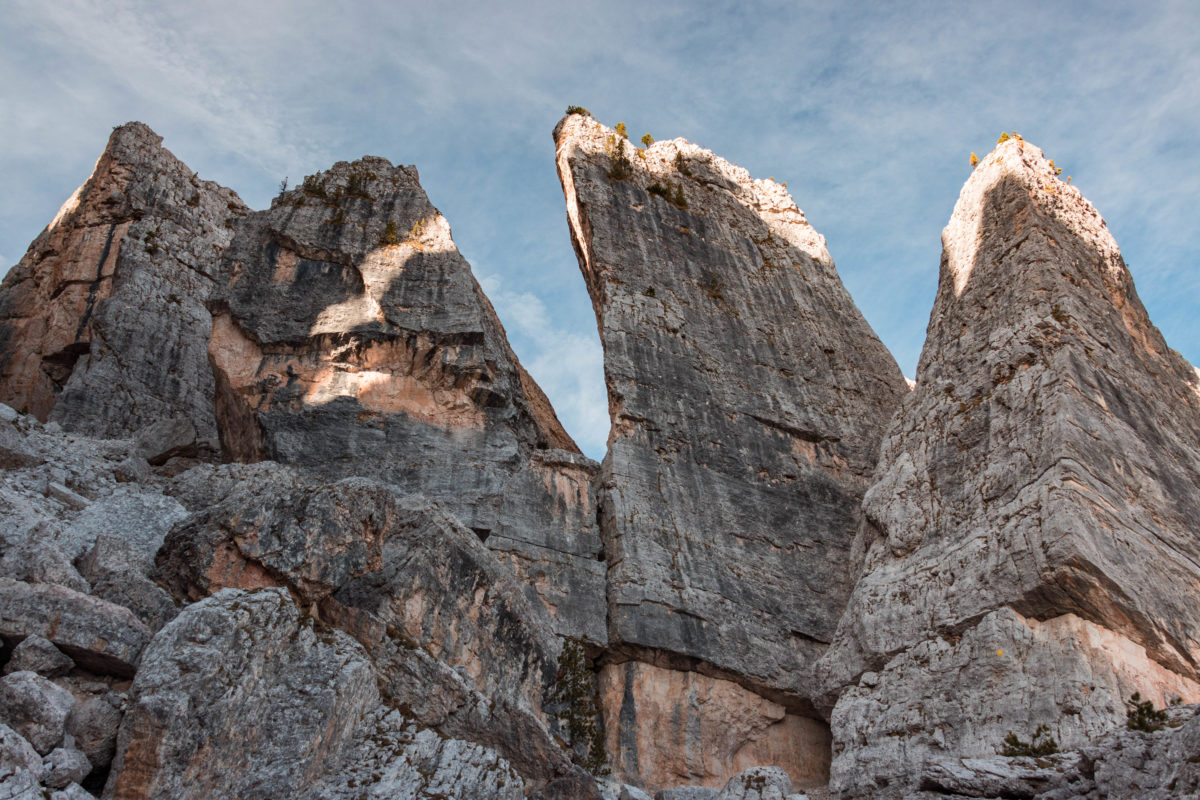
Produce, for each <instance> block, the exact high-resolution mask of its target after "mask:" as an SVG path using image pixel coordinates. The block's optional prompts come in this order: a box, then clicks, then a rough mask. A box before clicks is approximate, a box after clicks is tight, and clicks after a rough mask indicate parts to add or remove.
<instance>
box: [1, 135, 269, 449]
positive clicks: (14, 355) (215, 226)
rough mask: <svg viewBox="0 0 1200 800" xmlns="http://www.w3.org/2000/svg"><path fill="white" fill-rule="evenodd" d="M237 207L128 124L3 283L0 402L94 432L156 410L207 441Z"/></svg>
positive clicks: (212, 442) (127, 428) (130, 424)
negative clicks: (222, 291) (214, 295)
mask: <svg viewBox="0 0 1200 800" xmlns="http://www.w3.org/2000/svg"><path fill="white" fill-rule="evenodd" d="M245 213H246V208H245V206H244V205H243V204H242V202H241V200H239V199H238V196H237V195H236V194H235V193H234V192H233V191H232V190H230V189H226V188H224V187H221V186H218V185H217V184H215V183H211V182H209V181H202V180H199V179H198V178H197V177H196V175H195V173H193V172H192V171H191V170H190V169H188V168H187V166H185V165H184V164H183V163H181V162H180V161H179V160H178V159H176V158H175V157H174V156H173V155H171V153H170V152H168V151H167V150H165V149H163V147H162V139H161V137H159V136H157V135H155V133H154V132H153V131H151V130H150V129H149V128H148V127H146V126H145V125H143V124H141V123H137V122H133V123H129V124H127V125H123V126H121V127H119V128H117V129H116V130H114V131H113V134H112V137H111V138H110V139H109V142H108V146H107V147H106V148H105V150H104V153H103V154H102V155H101V156H100V160H99V161H97V162H96V167H95V170H94V171H93V172H92V175H91V177H90V178H88V180H87V181H86V182H85V183H84V184H83V186H81V187H80V188H79V189H78V190H77V191H76V192H75V194H74V195H73V196H72V197H71V199H70V200H68V201H67V202H66V204H64V205H63V207H62V210H61V211H59V213H58V216H57V217H55V219H54V221H53V222H51V223H50V225H49V226H47V228H46V230H45V231H43V232H42V234H41V235H40V236H38V238H37V239H35V240H34V242H33V244H32V245H30V247H29V252H27V253H26V254H25V257H24V258H23V259H21V262H20V263H19V264H17V266H15V267H13V269H12V271H10V272H9V273H8V275H7V276H5V279H4V283H3V287H2V291H0V401H3V402H5V403H7V404H8V405H11V406H13V407H14V408H17V409H18V410H22V411H28V412H30V413H32V414H34V415H36V416H37V417H38V419H40V420H42V421H46V420H47V419H48V418H49V419H52V420H55V421H57V422H60V423H61V424H62V425H63V426H64V427H66V428H68V429H71V430H77V431H81V432H85V433H89V434H93V435H106V436H123V435H128V434H131V433H133V432H134V431H136V430H138V429H139V428H141V427H143V426H145V425H147V424H149V423H152V422H157V421H160V420H162V419H164V418H170V417H177V418H180V419H182V420H186V421H187V422H188V423H190V424H191V425H192V426H193V427H194V428H195V436H196V437H197V439H198V441H199V442H200V444H201V446H209V447H211V448H213V449H215V447H216V439H217V435H216V434H217V431H216V423H215V420H214V418H213V411H212V396H213V383H212V374H211V372H210V370H209V369H208V365H207V343H208V333H209V329H210V327H211V322H210V319H209V314H208V312H207V310H206V309H205V307H204V302H205V300H206V299H207V298H208V295H209V292H210V291H211V290H212V288H213V285H214V282H213V281H214V278H213V271H214V267H215V265H216V263H217V259H218V257H219V255H220V252H221V251H222V250H223V249H224V248H225V247H226V246H227V245H228V244H229V241H230V239H231V238H232V236H233V227H232V226H233V225H234V224H235V223H236V221H237V220H238V219H239V218H240V217H241V215H243V214H245Z"/></svg>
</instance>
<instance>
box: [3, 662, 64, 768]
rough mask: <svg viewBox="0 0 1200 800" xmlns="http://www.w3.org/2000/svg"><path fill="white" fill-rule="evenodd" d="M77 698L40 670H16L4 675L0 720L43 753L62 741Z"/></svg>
mask: <svg viewBox="0 0 1200 800" xmlns="http://www.w3.org/2000/svg"><path fill="white" fill-rule="evenodd" d="M74 703H75V698H74V697H72V696H71V693H70V692H68V691H67V690H66V689H63V688H61V687H59V686H57V685H55V684H54V683H51V682H50V681H49V680H47V679H46V678H43V677H42V676H41V675H38V674H37V673H36V672H28V671H25V672H13V673H11V674H9V675H5V676H4V677H3V678H0V722H3V723H4V724H5V725H7V726H8V727H10V728H12V729H13V730H14V731H16V733H17V734H18V735H20V736H22V737H24V739H25V740H26V741H28V742H29V743H30V744H31V745H33V749H34V750H37V751H38V752H39V753H41V754H42V755H45V754H46V753H49V752H50V751H51V750H53V749H54V748H55V747H57V746H58V745H59V743H60V742H62V739H63V733H64V732H65V726H66V722H67V715H68V714H70V713H71V706H72V705H73V704H74Z"/></svg>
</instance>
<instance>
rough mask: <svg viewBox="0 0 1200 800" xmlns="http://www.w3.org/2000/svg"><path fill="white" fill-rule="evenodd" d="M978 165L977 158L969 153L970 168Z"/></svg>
mask: <svg viewBox="0 0 1200 800" xmlns="http://www.w3.org/2000/svg"><path fill="white" fill-rule="evenodd" d="M978 163H979V156H977V155H975V154H974V153H971V166H972V167H974V166H975V165H976V164H978Z"/></svg>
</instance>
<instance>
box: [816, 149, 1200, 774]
mask: <svg viewBox="0 0 1200 800" xmlns="http://www.w3.org/2000/svg"><path fill="white" fill-rule="evenodd" d="M943 244H944V253H943V257H942V265H941V278H940V285H939V289H938V295H937V300H936V303H935V306H934V309H933V312H932V315H931V318H930V323H929V333H928V339H927V341H926V345H925V349H924V352H923V353H922V356H921V362H920V365H919V368H918V374H917V387H916V390H915V391H914V392H913V393H912V394H911V395H910V396H909V397H908V398H907V399H906V400H905V402H904V405H903V408H902V410H901V412H900V414H898V415H897V417H896V419H895V422H894V423H893V425H892V428H891V430H890V431H889V433H888V435H887V437H886V438H885V440H884V443H883V448H882V454H881V459H880V464H879V467H878V471H877V473H876V482H875V484H874V485H873V486H872V488H871V490H870V491H869V492H868V493H867V496H866V500H865V503H864V510H865V512H866V515H867V518H868V520H869V521H870V524H869V525H867V526H865V527H864V531H863V541H862V542H861V546H862V548H863V549H864V550H865V551H866V560H865V567H864V571H863V575H862V577H861V578H860V579H859V581H858V583H857V585H856V586H855V589H854V594H853V596H852V598H851V600H850V603H849V606H848V608H847V610H846V613H845V616H844V617H843V620H842V623H841V626H840V628H839V633H838V639H837V642H836V644H835V646H834V647H833V648H832V649H831V651H830V653H829V654H828V655H827V656H826V658H825V660H824V661H823V662H822V663H823V667H824V669H823V674H826V675H828V676H831V680H832V681H834V682H837V681H841V682H843V683H846V682H848V683H850V684H852V688H851V689H850V690H849V691H847V692H845V693H844V694H843V695H842V697H841V699H840V700H839V701H838V704H837V707H836V708H835V710H834V713H833V734H834V741H835V744H834V748H835V752H839V751H840V753H841V755H839V756H838V757H837V758H835V760H834V767H833V771H834V786H835V787H837V788H841V789H843V790H845V791H848V792H851V793H854V792H861V793H863V794H865V795H870V796H881V795H880V792H882V791H883V789H882V786H883V783H884V782H886V783H888V785H890V786H891V787H892V791H897V787H898V786H902V785H903V781H899V782H898V781H897V778H898V777H902V776H904V775H906V774H910V773H911V771H912V770H913V769H914V768H916V767H917V765H919V764H920V762H921V761H922V760H924V759H926V758H928V757H931V755H932V754H936V753H938V752H951V753H956V754H958V755H967V756H972V755H990V754H992V753H994V752H995V751H996V748H997V747H998V746H999V744H1000V742H1001V741H1002V739H1003V737H1004V735H1005V733H1006V731H1010V730H1011V731H1018V732H1025V733H1028V732H1031V731H1032V730H1033V729H1034V728H1035V727H1036V726H1037V725H1038V724H1043V723H1044V724H1047V725H1049V726H1050V728H1051V729H1052V731H1053V733H1054V735H1055V736H1056V737H1057V738H1058V740H1059V742H1060V743H1062V744H1064V745H1066V746H1073V745H1077V744H1080V743H1082V742H1083V741H1084V740H1085V738H1086V737H1088V736H1092V735H1095V734H1097V733H1099V732H1101V731H1103V730H1105V729H1106V728H1108V727H1111V726H1112V725H1114V724H1116V723H1117V722H1118V721H1121V720H1123V719H1124V712H1125V706H1124V699H1125V698H1127V697H1128V696H1129V695H1130V694H1131V693H1132V692H1134V691H1139V692H1140V693H1141V694H1142V695H1143V696H1144V697H1148V698H1151V699H1152V700H1153V701H1154V702H1155V703H1157V704H1159V705H1162V704H1163V703H1164V701H1165V700H1167V699H1170V698H1171V697H1182V698H1184V699H1185V700H1195V699H1198V698H1200V685H1198V684H1197V683H1196V682H1195V681H1196V679H1197V677H1200V675H1198V673H1197V657H1198V656H1200V649H1198V648H1200V591H1198V590H1197V587H1198V586H1200V566H1198V565H1200V538H1198V537H1197V536H1196V532H1195V520H1196V519H1197V518H1200V517H1198V514H1200V390H1198V389H1197V375H1196V372H1195V371H1194V370H1193V369H1192V367H1191V366H1190V365H1188V364H1187V363H1186V362H1185V361H1184V359H1183V358H1181V357H1180V356H1179V355H1178V354H1177V353H1175V352H1174V351H1172V350H1171V349H1170V348H1169V347H1167V345H1166V343H1165V342H1164V341H1163V339H1162V336H1161V335H1160V334H1159V332H1158V331H1157V330H1156V329H1155V328H1154V326H1153V325H1152V324H1151V323H1150V320H1149V319H1148V317H1147V315H1146V311H1145V309H1144V308H1143V307H1142V304H1141V302H1140V301H1139V300H1138V298H1137V294H1136V293H1135V291H1134V288H1133V282H1132V279H1131V278H1130V275H1129V272H1128V270H1127V269H1126V267H1125V264H1124V262H1123V261H1122V259H1121V256H1120V252H1119V250H1118V249H1117V245H1116V243H1115V242H1114V241H1113V238H1112V236H1111V235H1110V234H1109V232H1108V230H1107V228H1106V226H1105V224H1104V221H1103V220H1102V219H1101V218H1100V216H1099V214H1098V213H1097V212H1096V210H1095V209H1094V208H1093V207H1092V206H1091V204H1089V203H1088V202H1087V201H1086V200H1085V199H1084V198H1083V197H1082V196H1081V195H1080V193H1079V192H1078V191H1077V190H1076V189H1075V188H1074V187H1072V186H1069V185H1067V184H1066V183H1064V182H1063V181H1061V180H1059V179H1058V178H1057V177H1056V176H1055V174H1054V170H1053V168H1052V166H1051V164H1050V163H1049V162H1048V161H1047V160H1046V159H1045V157H1044V156H1043V154H1042V153H1041V151H1040V150H1038V149H1037V148H1036V147H1033V146H1032V145H1030V144H1028V143H1026V142H1024V141H1022V140H1020V139H1014V140H1011V141H1008V142H1006V143H1004V144H1002V145H1000V146H999V147H998V148H997V149H996V150H995V152H993V153H992V154H991V155H990V156H988V157H987V158H986V159H984V160H983V161H982V162H981V163H980V164H979V165H978V167H976V169H975V172H974V174H973V175H972V176H971V178H970V180H969V181H968V182H967V184H966V186H965V187H964V189H963V191H962V194H961V196H960V197H959V200H958V203H957V205H956V206H955V209H954V213H953V216H952V218H951V220H950V224H949V225H948V226H947V227H946V229H945V231H944V233H943ZM853 684H857V685H853ZM968 720H969V721H970V724H966V723H967V721H968ZM877 778H878V779H880V781H881V782H879V783H876V779H877Z"/></svg>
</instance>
